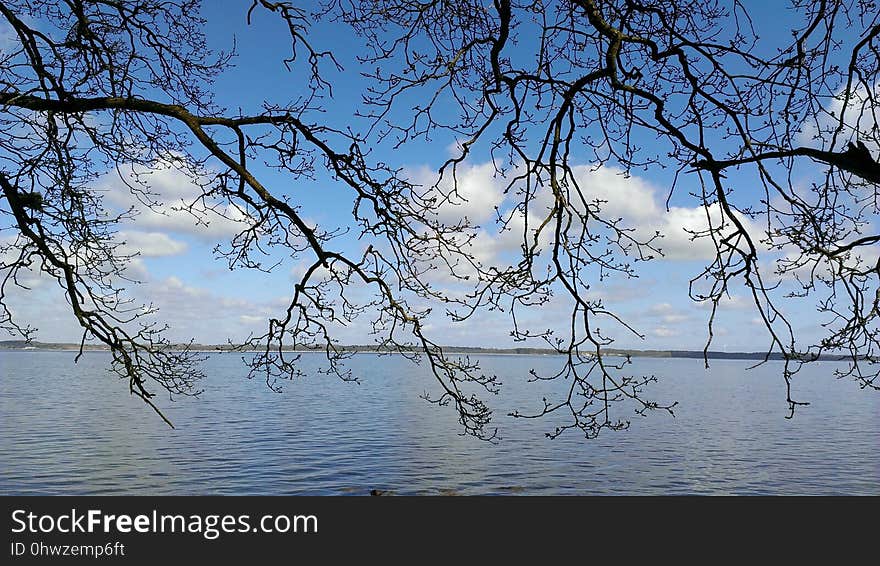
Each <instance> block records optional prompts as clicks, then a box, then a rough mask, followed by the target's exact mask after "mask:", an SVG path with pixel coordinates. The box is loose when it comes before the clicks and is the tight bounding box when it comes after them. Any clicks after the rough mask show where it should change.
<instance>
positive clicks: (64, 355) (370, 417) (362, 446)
mask: <svg viewBox="0 0 880 566" xmlns="http://www.w3.org/2000/svg"><path fill="white" fill-rule="evenodd" d="M73 357H74V356H73V354H72V353H69V352H33V351H31V352H22V351H8V352H0V494H4V495H10V494H140V495H148V494H156V495H160V494H163V495H189V494H267V495H281V494H309V495H346V494H367V493H369V491H370V490H371V489H382V490H389V491H392V492H394V493H397V494H424V495H432V494H527V495H532V494H534V495H559V494H561V495H595V494H635V495H664V494H799V495H800V494H870V495H880V393H878V392H875V391H870V390H861V389H859V388H858V386H857V385H856V384H855V383H852V382H850V381H839V380H836V379H834V378H833V376H832V370H833V365H832V364H831V363H829V362H822V363H818V364H815V365H814V366H812V367H809V368H806V369H804V370H803V371H802V372H801V373H800V374H798V376H797V382H796V395H795V396H796V398H798V399H800V400H805V401H810V402H811V403H812V404H811V405H810V406H809V407H803V408H801V409H800V410H799V411H798V413H797V414H796V415H795V418H794V419H792V420H788V419H785V415H786V414H787V409H786V403H785V390H784V383H783V381H782V378H781V377H780V375H779V371H780V365H778V363H770V364H768V365H765V366H762V367H761V368H758V369H754V370H748V371H747V370H746V368H747V367H748V365H749V363H748V362H743V361H726V360H717V361H713V363H712V367H711V369H710V370H708V371H706V370H704V369H703V366H702V362H701V361H700V360H687V359H674V360H659V359H648V358H641V359H639V358H636V359H634V363H633V365H632V366H630V368H631V370H632V371H633V372H636V373H639V374H642V373H654V374H657V375H658V376H659V377H660V383H659V384H655V385H654V386H653V389H652V391H653V396H654V397H655V398H658V399H659V400H677V401H678V402H679V406H678V407H677V408H676V417H675V418H672V417H670V416H668V415H665V414H661V413H655V414H652V415H649V416H648V417H646V418H641V417H638V416H633V419H632V426H631V428H630V429H629V430H627V431H623V432H612V431H608V432H605V433H603V434H602V435H601V436H600V438H599V439H596V440H585V439H584V438H583V436H582V435H580V434H579V433H578V432H577V431H572V433H571V434H567V435H564V436H563V437H561V438H558V439H556V440H549V439H546V438H545V437H544V432H546V431H549V430H552V429H553V428H554V427H555V425H556V424H557V423H556V421H554V420H552V417H551V418H550V419H549V420H547V419H545V420H516V419H512V418H509V417H506V416H505V415H506V414H507V413H508V412H509V411H511V410H512V409H520V410H521V411H523V410H528V409H535V408H536V407H537V404H539V403H540V399H541V397H542V395H543V394H544V393H545V392H546V390H547V389H548V388H550V389H552V387H553V386H552V385H548V384H544V383H542V384H526V383H524V377H523V373H524V371H525V370H526V369H527V368H528V367H536V368H539V369H540V368H544V369H545V370H549V369H550V368H552V367H554V366H555V364H558V363H559V361H558V359H555V358H554V357H552V356H536V357H530V356H481V357H480V359H481V361H482V363H483V366H484V368H485V369H486V370H488V371H490V372H493V373H496V374H497V375H499V376H500V377H501V378H502V381H503V382H504V385H505V387H504V389H505V391H504V393H503V394H502V395H500V396H490V398H489V399H487V401H488V402H490V405H492V406H493V408H495V409H496V416H495V422H496V425H497V426H498V427H499V429H500V432H501V435H502V436H503V440H502V441H501V442H500V443H499V444H497V445H492V444H488V443H486V442H482V441H479V440H476V439H473V438H471V437H462V436H460V435H459V428H458V424H457V422H456V418H455V415H454V413H453V411H452V410H451V409H449V408H438V407H436V406H435V405H431V404H429V403H427V402H426V401H424V400H422V399H420V398H419V395H420V394H422V393H424V392H426V391H427V392H436V387H435V385H434V383H433V382H432V380H431V378H430V377H429V376H428V375H427V374H426V372H425V370H423V369H422V368H419V367H417V366H413V365H412V364H410V363H409V362H407V361H406V360H404V359H403V358H401V357H398V356H384V357H378V356H376V355H372V354H360V355H358V356H356V357H355V358H354V359H353V360H351V362H350V365H351V367H352V368H353V369H354V371H355V373H356V374H358V375H360V376H361V377H362V383H361V384H360V385H357V384H351V383H344V382H341V381H339V380H338V379H337V378H330V377H327V376H325V375H322V374H319V373H317V372H309V376H308V377H306V378H304V379H301V380H299V381H297V382H293V383H289V384H285V388H284V392H283V393H281V394H278V393H273V392H272V391H270V390H269V389H268V388H267V387H266V385H265V383H263V382H260V381H256V380H255V381H249V380H247V379H244V378H243V377H242V376H243V374H244V370H243V365H242V364H241V360H240V358H239V357H238V356H236V355H231V354H223V355H213V356H211V357H210V359H209V360H208V361H207V362H206V367H207V373H208V374H209V377H208V378H207V379H206V380H205V382H203V386H204V388H205V390H206V391H205V393H204V394H203V395H202V396H201V397H199V398H197V399H193V398H178V399H177V400H176V401H174V402H169V401H168V400H167V398H166V399H160V401H159V404H160V406H162V407H163V409H164V410H165V412H166V414H167V415H168V416H169V417H170V418H171V420H172V421H173V422H174V423H175V426H176V427H177V428H176V429H175V430H172V429H170V428H168V427H167V426H166V425H165V424H164V423H162V422H161V420H160V419H159V418H158V417H157V416H156V415H155V414H154V413H152V411H150V410H149V408H148V407H146V406H145V405H143V403H142V402H141V401H139V400H138V399H136V398H131V397H130V396H129V395H128V393H127V387H126V384H125V383H123V382H119V381H118V380H117V378H115V377H114V376H112V375H111V374H108V372H107V371H106V366H107V363H108V360H109V356H108V355H107V354H106V353H87V354H85V355H84V356H83V358H82V359H81V360H80V362H79V363H78V364H73ZM320 359H321V358H320V356H319V355H315V354H307V355H304V357H303V361H302V364H303V366H304V367H306V368H317V367H319V362H320ZM542 388H543V389H542Z"/></svg>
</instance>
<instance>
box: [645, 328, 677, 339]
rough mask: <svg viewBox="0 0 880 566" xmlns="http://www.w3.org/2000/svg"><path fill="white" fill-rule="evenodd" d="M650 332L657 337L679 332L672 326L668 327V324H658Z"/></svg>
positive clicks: (669, 335)
mask: <svg viewBox="0 0 880 566" xmlns="http://www.w3.org/2000/svg"><path fill="white" fill-rule="evenodd" d="M651 334H653V335H654V336H657V337H658V338H671V337H673V336H678V335H679V334H680V332H679V331H678V330H676V329H674V328H669V327H668V326H658V327H657V328H655V329H653V330H652V331H651Z"/></svg>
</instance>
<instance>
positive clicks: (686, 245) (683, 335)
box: [12, 1, 819, 351]
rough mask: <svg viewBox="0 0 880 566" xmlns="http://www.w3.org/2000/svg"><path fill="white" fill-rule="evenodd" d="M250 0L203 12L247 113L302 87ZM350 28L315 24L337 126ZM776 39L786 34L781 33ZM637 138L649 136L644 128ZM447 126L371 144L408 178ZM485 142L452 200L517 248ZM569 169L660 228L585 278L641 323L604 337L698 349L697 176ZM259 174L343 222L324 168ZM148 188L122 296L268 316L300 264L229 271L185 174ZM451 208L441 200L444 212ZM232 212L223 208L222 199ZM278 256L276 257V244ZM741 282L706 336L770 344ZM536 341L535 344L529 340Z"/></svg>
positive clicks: (35, 313)
mask: <svg viewBox="0 0 880 566" xmlns="http://www.w3.org/2000/svg"><path fill="white" fill-rule="evenodd" d="M248 4H249V3H248V2H241V3H239V2H225V1H224V2H205V6H206V9H205V16H206V17H207V20H208V26H207V28H206V33H207V35H208V38H209V40H210V41H211V43H212V45H213V46H214V47H215V48H217V49H228V48H230V47H231V37H232V35H233V34H234V35H235V38H236V46H237V51H238V53H239V56H238V57H237V59H236V60H235V65H236V66H235V67H234V68H233V69H230V70H229V71H228V72H227V73H225V74H224V75H222V76H220V77H218V78H217V82H216V88H215V91H216V92H217V97H218V102H219V103H220V104H221V105H224V106H227V107H229V108H230V109H231V110H232V111H233V112H235V111H236V109H238V108H241V109H242V111H243V112H244V113H256V112H258V111H259V108H260V104H261V103H262V101H263V100H265V99H280V100H281V101H282V102H285V101H288V100H293V99H296V98H297V96H298V95H299V94H302V93H303V92H304V90H303V85H302V75H301V74H300V73H298V72H289V71H288V70H287V69H285V67H284V64H283V62H282V60H283V59H284V57H285V56H287V54H288V52H289V41H288V40H287V38H286V35H285V32H284V29H283V27H282V26H281V25H280V23H279V22H278V21H276V20H273V19H272V18H270V17H268V16H267V15H265V14H263V15H258V17H256V18H255V20H254V23H253V25H252V26H250V27H247V26H245V25H244V18H245V12H246V10H247V6H248ZM780 4H781V3H775V2H762V3H757V2H756V3H753V7H754V8H755V9H756V10H757V12H756V13H755V14H756V15H755V23H756V25H757V27H758V32H759V35H761V30H762V29H763V28H767V34H769V36H770V37H771V38H772V37H773V33H774V32H775V31H776V30H778V29H782V28H784V27H786V22H785V20H786V18H787V14H788V12H787V11H785V10H781V9H780V8H779V5H780ZM350 34H351V32H350V31H348V30H347V29H343V28H341V27H340V26H339V25H331V24H322V25H321V26H319V27H316V28H315V29H314V30H313V40H314V43H315V45H316V46H317V47H318V48H319V49H332V50H333V52H334V54H335V56H336V57H337V59H338V60H339V62H340V63H341V64H342V66H343V67H344V69H345V70H344V71H342V72H335V71H331V70H330V69H329V68H328V69H327V71H328V78H329V79H330V80H331V82H333V83H334V85H335V91H334V98H333V99H332V100H328V101H327V102H326V107H327V112H326V114H324V115H323V116H322V118H321V119H322V120H326V121H327V122H328V123H330V124H332V125H336V126H341V127H344V126H352V127H353V128H354V129H356V130H357V129H358V128H362V127H364V123H363V122H359V121H358V120H357V119H355V118H353V116H354V112H355V110H356V109H357V107H358V104H359V102H360V98H359V97H360V95H359V93H360V92H361V90H362V86H363V84H364V82H363V79H362V78H361V77H360V76H359V68H358V65H357V64H356V63H355V62H354V57H355V55H356V54H357V50H358V49H359V47H358V44H357V42H354V41H349V38H350V37H351V35H350ZM779 37H780V38H781V39H782V40H785V39H787V36H786V37H782V36H779ZM646 143H651V142H650V141H649V140H646ZM454 144H455V140H454V139H453V138H452V137H447V138H444V137H443V135H442V134H439V133H438V134H437V135H436V136H434V138H433V139H432V140H431V142H425V141H424V140H421V141H417V142H415V143H411V144H407V145H404V146H403V147H401V148H399V149H394V148H392V147H391V144H389V143H385V144H379V145H377V146H376V147H375V148H374V154H373V158H375V159H380V160H382V161H386V162H388V163H391V164H394V165H395V166H399V167H403V168H404V169H405V170H406V171H407V172H408V173H409V175H410V176H411V178H412V179H413V180H417V181H419V182H422V183H425V184H430V183H433V181H434V178H435V177H434V176H435V174H436V170H437V168H438V167H439V166H440V165H441V164H442V162H443V161H445V160H446V159H447V158H448V157H449V156H450V155H451V153H450V152H451V151H452V148H454ZM488 160H489V156H488V154H487V153H486V152H480V151H476V152H475V153H474V155H473V156H472V158H471V159H470V161H469V162H468V163H466V164H465V165H464V168H463V173H464V177H463V178H464V182H463V185H462V191H463V193H464V195H465V196H466V197H467V199H468V200H467V202H462V203H461V205H460V207H459V209H458V211H457V212H458V213H461V214H467V215H468V216H469V217H470V218H473V219H475V220H476V221H477V222H478V223H479V224H480V226H481V227H483V228H484V234H483V237H482V238H481V239H478V245H479V249H478V250H475V251H476V252H477V253H480V254H484V255H485V256H486V257H488V258H501V257H504V256H505V254H510V253H512V252H513V251H514V250H515V249H516V243H515V242H511V240H510V238H508V237H505V235H503V234H498V233H497V228H496V227H495V226H494V224H493V220H492V216H491V214H489V213H490V212H491V211H492V210H493V207H494V206H500V207H502V208H503V207H504V206H505V203H506V202H507V201H506V200H505V197H504V195H503V194H502V193H501V186H502V184H503V181H502V180H500V179H498V178H496V177H495V176H494V175H493V168H492V167H491V166H489V161H488ZM578 165H579V168H578V172H579V173H578V174H579V175H580V176H581V179H582V180H583V182H584V185H585V186H587V187H590V190H592V191H595V194H596V195H597V196H600V197H602V198H607V199H608V201H609V202H608V205H607V209H606V212H607V213H609V214H617V213H619V215H620V216H622V217H624V218H627V219H629V220H630V221H631V222H632V226H633V227H634V228H636V229H638V230H643V231H646V232H651V231H653V230H659V231H661V232H662V233H663V234H664V236H665V237H664V240H663V244H662V247H663V248H664V251H665V252H666V254H667V256H666V257H665V258H663V259H658V260H655V261H652V262H648V263H646V264H645V263H643V264H640V266H639V271H638V273H639V277H638V278H636V279H625V278H621V277H618V278H614V277H612V278H610V279H606V280H604V281H602V282H601V283H599V282H597V284H596V285H595V286H594V288H593V289H592V292H593V293H594V294H595V295H594V296H595V297H600V298H602V299H603V300H604V301H606V302H607V303H608V304H609V305H610V306H611V307H612V308H613V309H616V311H617V312H619V313H620V314H621V315H622V316H623V318H625V319H626V320H628V321H629V322H630V323H631V324H632V325H633V326H634V327H635V328H637V329H638V331H639V332H641V333H642V334H643V335H644V337H645V338H644V339H639V338H638V337H636V336H633V335H631V334H629V333H627V332H625V331H624V330H623V329H619V328H618V329H615V330H613V331H612V332H611V333H612V334H613V335H614V336H616V337H617V338H618V340H617V342H616V343H615V346H619V347H632V348H643V349H650V348H681V349H701V348H702V347H703V344H704V343H705V340H706V329H705V323H706V320H707V318H708V314H709V311H708V309H707V308H706V307H705V306H703V305H698V304H695V303H693V302H692V301H691V300H690V299H689V298H688V281H689V280H690V278H691V277H693V276H695V275H697V274H698V273H699V272H700V271H701V270H702V268H703V266H704V265H705V263H706V260H707V259H709V258H710V257H711V254H712V249H711V246H710V244H709V242H692V241H690V238H689V236H688V234H687V233H686V232H685V228H698V227H700V226H702V224H701V222H705V220H704V218H705V211H704V210H703V209H701V208H699V207H698V204H697V202H696V200H695V199H693V198H692V197H690V196H689V192H690V191H692V190H697V189H698V185H697V184H696V183H697V179H696V178H693V179H687V178H686V179H684V181H683V182H682V183H681V185H680V186H679V187H678V189H677V190H676V193H675V194H674V195H673V197H672V199H671V200H670V208H669V209H668V210H667V208H666V204H665V203H666V199H667V194H668V191H669V186H670V182H671V178H670V172H669V171H664V170H661V169H656V168H655V169H652V170H650V171H639V172H634V175H632V176H630V177H627V176H624V175H622V173H621V172H620V171H619V170H617V169H614V168H613V167H606V168H604V169H602V170H599V171H592V170H591V166H590V165H591V164H590V162H589V156H584V157H583V161H582V162H580V163H579V164H578ZM256 170H257V173H258V176H259V177H260V178H261V179H263V183H264V184H265V185H266V186H268V187H269V188H270V189H271V190H272V191H275V192H277V193H278V194H286V195H289V196H290V197H291V198H292V199H293V201H294V202H296V203H297V204H299V205H300V206H301V207H302V215H303V216H304V217H305V218H306V219H307V220H308V221H310V222H313V223H316V224H318V225H319V226H322V227H328V228H329V227H333V226H340V225H343V226H344V225H348V224H349V218H350V211H351V199H350V196H349V192H348V191H347V189H345V188H344V187H341V186H340V185H339V184H337V183H335V182H333V181H332V180H331V179H329V178H328V177H327V176H326V175H321V174H319V175H317V176H316V178H315V179H313V180H296V179H291V178H289V177H285V176H284V175H283V174H280V173H278V172H276V171H274V170H272V169H270V168H267V167H260V166H257V167H256ZM798 173H799V174H802V175H804V178H805V179H806V178H808V176H809V175H812V174H815V173H816V171H815V170H813V169H812V168H810V166H809V165H805V169H804V171H802V172H801V171H799V172H798ZM748 175H749V174H748V173H743V176H742V177H739V178H737V177H733V176H731V179H730V181H731V183H736V184H737V198H743V199H744V200H749V199H752V198H755V197H756V195H757V194H758V192H757V183H755V180H754V178H750V177H749V176H748ZM153 179H154V182H153V189H154V190H155V191H156V192H157V193H159V195H160V196H161V197H162V198H163V199H164V200H165V202H166V206H165V207H164V212H165V214H164V215H159V214H154V213H151V212H150V211H148V210H142V212H141V214H140V216H139V217H138V218H137V219H136V220H134V221H133V222H131V223H127V224H125V225H123V226H121V234H120V238H119V239H120V242H123V241H124V242H126V243H125V246H126V247H125V249H126V251H130V252H133V253H134V252H136V253H139V254H140V255H139V257H138V258H137V259H135V260H134V261H133V263H132V265H131V267H130V269H129V274H130V275H132V276H133V277H135V278H136V279H138V280H140V281H141V282H142V284H141V285H137V286H134V285H132V286H129V289H130V290H131V292H132V294H133V296H135V297H137V298H139V299H140V300H142V301H144V302H146V303H152V304H154V305H155V306H157V307H158V308H159V309H160V312H161V316H160V318H161V319H163V320H165V321H167V322H168V323H169V324H170V325H171V331H170V334H169V336H170V337H171V338H173V339H175V340H186V339H188V338H194V339H195V340H196V341H199V342H203V343H222V342H225V341H226V339H227V338H241V337H243V336H245V335H247V334H248V333H249V332H256V333H260V332H262V329H263V328H264V327H265V320H266V317H267V316H270V315H274V314H277V313H279V312H280V311H281V310H282V309H283V308H284V306H285V304H286V301H287V300H289V296H290V294H291V292H292V285H293V283H294V280H295V277H296V275H297V273H300V272H301V270H302V269H303V266H304V264H302V263H300V262H290V261H286V262H284V263H282V264H281V265H280V266H279V267H277V268H276V269H275V270H274V271H273V272H272V273H270V274H265V273H261V272H249V271H246V270H236V271H230V270H229V269H227V267H226V265H225V264H224V262H223V261H219V260H216V259H214V254H213V253H212V249H213V248H214V246H215V245H217V244H218V243H221V242H222V241H223V240H224V239H228V238H229V237H230V236H232V235H234V233H235V231H236V227H237V225H236V223H235V222H234V221H232V220H229V219H224V218H219V217H216V218H213V219H211V221H210V223H209V225H207V226H204V225H201V226H199V225H196V224H195V223H193V221H192V219H191V218H189V217H187V216H186V215H183V214H181V213H179V212H175V211H174V210H173V203H174V202H177V201H179V199H181V198H186V197H187V196H192V195H193V194H195V192H194V191H195V190H196V189H195V188H194V187H193V186H192V185H191V184H189V183H188V182H187V180H186V179H185V178H184V177H183V176H182V175H180V174H179V173H177V172H176V171H175V170H174V169H173V168H171V167H169V166H168V165H167V164H161V163H158V164H156V166H155V168H154V172H153ZM101 185H102V187H103V188H105V189H107V199H108V203H110V204H111V205H112V206H115V207H118V208H119V209H122V208H125V207H126V206H129V205H136V204H137V203H136V202H135V201H134V200H133V199H132V198H131V196H130V195H128V194H127V193H126V192H125V191H121V190H119V187H120V186H121V183H120V180H119V179H118V178H117V177H115V175H114V174H108V175H107V176H106V177H105V178H104V179H102V180H101ZM453 213H454V212H453V211H450V212H449V214H453ZM231 216H234V211H231ZM345 245H346V246H347V247H348V248H349V249H350V250H357V249H359V247H360V246H363V245H364V244H363V243H362V242H358V241H356V240H354V238H348V239H347V240H346V243H345ZM278 259H284V258H280V257H279V258H278ZM32 284H33V289H32V291H30V292H28V293H20V294H17V295H16V296H14V297H12V299H13V300H17V302H16V303H14V304H13V306H14V308H15V310H16V312H17V313H18V314H19V316H21V317H22V318H23V319H25V320H27V321H29V322H30V323H31V324H33V325H34V326H37V327H38V328H40V332H39V334H38V335H37V339H38V340H43V341H74V340H77V339H78V336H79V332H78V331H77V326H76V323H75V321H74V320H73V317H72V315H70V314H69V312H68V310H67V309H66V308H65V304H64V302H63V298H62V294H61V292H60V290H59V289H58V288H57V287H56V286H54V285H53V284H52V283H50V282H48V281H45V280H41V279H40V278H36V277H35V278H34V279H33V281H32ZM750 301H751V299H750V298H749V297H748V296H747V295H746V293H745V291H744V289H734V291H733V292H732V295H731V297H730V299H729V301H727V302H725V303H723V304H722V308H721V310H720V312H719V314H718V317H717V320H716V330H715V334H716V339H715V342H714V344H713V349H717V350H728V351H743V350H748V351H752V350H761V349H763V348H766V347H767V345H768V341H769V339H768V337H767V336H766V332H765V331H763V330H762V327H761V325H760V324H759V323H758V321H757V313H756V312H755V310H754V305H753V304H752V303H751V302H750ZM790 308H791V309H792V310H791V311H790V313H791V314H793V316H792V318H793V319H794V320H796V321H797V324H798V325H799V326H800V328H796V331H798V332H800V333H801V334H802V335H803V337H804V338H805V339H807V340H814V339H816V337H817V336H818V324H819V319H818V318H817V317H816V315H815V314H814V310H813V308H812V307H811V305H810V304H804V305H795V304H792V305H791V306H790ZM565 313H566V311H565V307H564V305H561V304H556V303H552V304H550V305H548V306H547V307H545V308H542V309H538V310H536V311H534V312H531V313H528V314H527V315H525V316H526V317H527V320H528V322H531V323H532V324H533V325H534V326H535V327H537V328H543V327H547V328H552V327H554V325H556V324H558V323H559V321H560V317H564V316H566V314H565ZM366 324H367V321H366V320H365V321H364V322H363V323H362V324H361V323H355V324H353V325H351V326H350V327H348V328H341V329H339V333H338V335H337V337H338V338H339V340H340V341H341V342H343V343H358V344H363V343H369V342H370V341H371V339H370V338H369V336H368V335H367V332H366V330H367V329H366ZM429 330H430V331H432V332H433V334H434V336H435V340H437V342H440V343H444V344H450V345H469V346H470V345H473V346H476V345H480V346H495V347H512V346H517V345H519V344H515V343H513V342H512V341H511V340H510V339H509V330H510V323H509V319H508V318H507V317H506V316H505V315H503V314H498V313H495V314H489V313H486V314H482V315H480V316H479V317H478V318H477V319H475V320H471V321H470V322H466V323H463V324H454V323H452V322H451V321H449V320H448V319H446V318H445V317H443V316H435V317H433V318H432V319H431V320H430V328H429ZM536 345H537V344H536Z"/></svg>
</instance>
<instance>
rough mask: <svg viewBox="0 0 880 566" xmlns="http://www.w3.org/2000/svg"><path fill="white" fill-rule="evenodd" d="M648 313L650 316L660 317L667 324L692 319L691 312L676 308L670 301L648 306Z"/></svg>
mask: <svg viewBox="0 0 880 566" xmlns="http://www.w3.org/2000/svg"><path fill="white" fill-rule="evenodd" d="M646 314H647V315H648V316H652V317H655V318H659V319H660V320H661V321H662V322H664V323H666V324H678V323H680V322H685V321H688V320H690V319H691V316H690V315H689V314H687V313H685V312H683V311H680V310H678V309H676V308H675V307H673V306H672V305H670V304H669V303H658V304H655V305H653V306H652V307H650V308H648V310H647V311H646Z"/></svg>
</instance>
